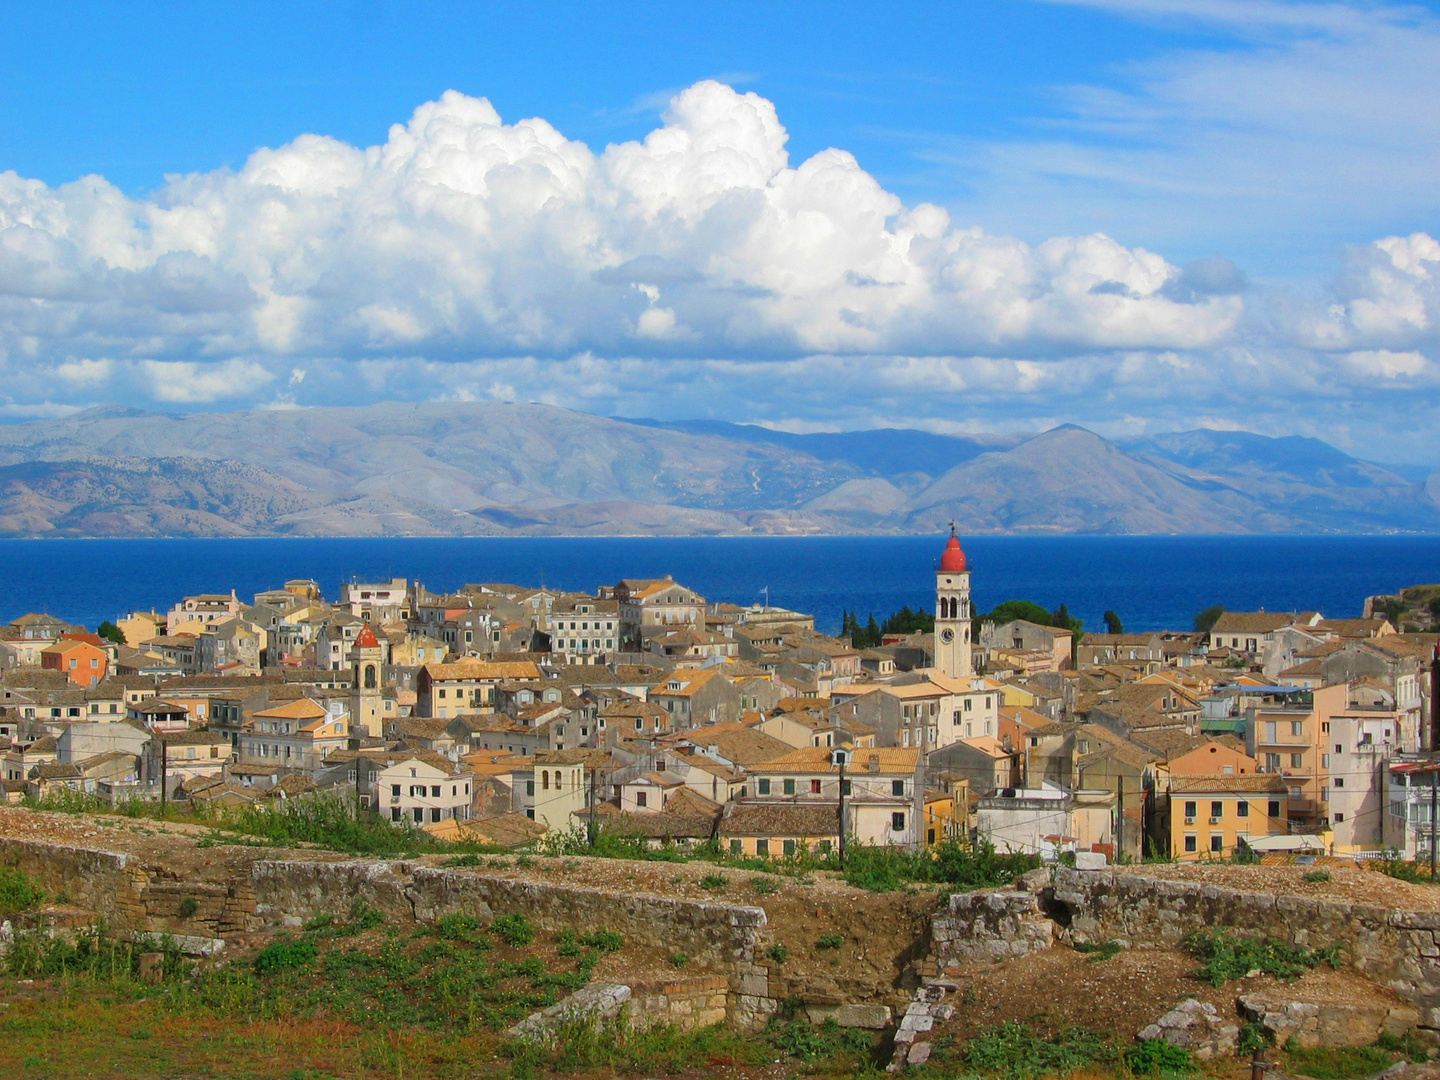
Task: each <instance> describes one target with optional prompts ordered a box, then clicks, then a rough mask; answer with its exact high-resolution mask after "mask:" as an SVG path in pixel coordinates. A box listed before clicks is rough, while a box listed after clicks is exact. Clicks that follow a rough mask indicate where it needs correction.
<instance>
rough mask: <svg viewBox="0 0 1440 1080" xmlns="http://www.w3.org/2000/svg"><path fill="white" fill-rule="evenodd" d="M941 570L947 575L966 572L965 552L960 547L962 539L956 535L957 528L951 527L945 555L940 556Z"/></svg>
mask: <svg viewBox="0 0 1440 1080" xmlns="http://www.w3.org/2000/svg"><path fill="white" fill-rule="evenodd" d="M940 569H941V570H942V571H944V572H945V573H947V574H963V573H965V572H966V569H967V567H966V563H965V552H964V551H963V550H962V549H961V547H960V538H959V537H958V536H956V535H955V526H953V525H952V526H950V539H949V541H948V542H947V543H946V544H945V554H943V555H941V556H940Z"/></svg>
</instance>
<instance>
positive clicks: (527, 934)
mask: <svg viewBox="0 0 1440 1080" xmlns="http://www.w3.org/2000/svg"><path fill="white" fill-rule="evenodd" d="M490 932H491V933H492V934H494V935H495V936H496V937H498V938H500V939H501V940H503V941H504V942H505V943H506V944H507V945H512V946H514V947H515V948H517V949H518V948H521V947H522V946H525V945H529V944H530V943H531V942H532V941H534V940H535V928H534V927H533V926H531V925H530V920H529V919H527V918H525V916H524V915H519V914H515V913H513V912H512V913H510V914H508V915H500V916H497V917H496V919H495V921H494V922H492V923H491V924H490Z"/></svg>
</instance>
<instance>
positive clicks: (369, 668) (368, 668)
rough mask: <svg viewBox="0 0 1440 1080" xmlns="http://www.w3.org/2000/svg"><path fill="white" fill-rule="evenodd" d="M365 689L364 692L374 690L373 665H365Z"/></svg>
mask: <svg viewBox="0 0 1440 1080" xmlns="http://www.w3.org/2000/svg"><path fill="white" fill-rule="evenodd" d="M365 689H366V690H374V689H375V665H374V664H366V665H365Z"/></svg>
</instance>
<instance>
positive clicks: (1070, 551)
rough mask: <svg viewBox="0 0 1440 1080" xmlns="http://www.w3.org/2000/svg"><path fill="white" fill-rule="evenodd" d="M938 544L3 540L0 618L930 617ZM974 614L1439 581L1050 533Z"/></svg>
mask: <svg viewBox="0 0 1440 1080" xmlns="http://www.w3.org/2000/svg"><path fill="white" fill-rule="evenodd" d="M944 542H945V538H944V537H943V536H899V537H896V536H885V537H870V536H865V537H703V538H681V539H676V538H618V539H617V538H549V537H546V538H523V539H511V538H505V539H428V538H426V539H417V538H402V539H338V540H336V539H274V540H270V539H265V540H4V541H0V582H3V587H0V622H9V621H10V620H11V619H14V618H16V617H17V616H19V615H22V614H24V613H25V612H27V611H46V612H49V613H50V614H52V615H56V616H59V617H60V618H63V619H66V620H69V621H71V622H75V623H82V624H84V625H87V626H91V627H93V626H95V625H96V624H98V623H99V622H101V621H102V620H105V619H114V618H116V617H117V616H118V615H120V614H122V613H124V612H126V611H130V610H134V609H148V608H151V607H154V608H157V609H160V610H164V609H165V608H167V607H169V606H170V605H171V604H173V603H174V602H175V601H176V600H177V599H179V598H180V597H182V596H185V595H187V594H193V593H199V592H229V591H230V589H231V588H234V589H235V590H236V591H237V592H238V593H239V594H240V596H241V598H242V599H245V600H249V599H250V598H251V597H252V596H253V594H254V593H256V592H258V591H261V590H263V589H270V588H276V587H278V586H279V585H281V584H282V583H283V582H284V581H286V580H287V579H289V578H314V579H315V580H316V581H318V582H320V584H321V586H322V587H323V589H324V591H325V595H326V596H327V597H330V598H332V599H333V598H334V596H335V595H336V593H337V592H338V587H339V585H340V583H341V582H342V581H346V580H349V579H351V578H358V579H361V580H375V579H385V578H389V577H392V576H395V577H401V576H403V577H409V578H412V579H413V578H418V579H419V580H420V581H422V582H424V584H425V585H426V586H427V587H428V588H430V589H432V590H434V591H437V592H439V591H448V590H452V589H455V588H457V587H459V586H460V585H463V584H465V583H467V582H480V581H510V582H516V583H520V584H525V585H539V584H542V583H543V584H546V585H549V586H551V587H556V588H562V589H577V590H578V589H584V590H593V589H594V588H595V587H596V586H598V585H603V584H613V583H614V582H616V581H618V580H619V579H620V578H622V577H660V576H663V575H665V574H673V575H674V576H675V577H676V578H677V579H678V580H680V581H683V582H685V583H686V584H688V585H691V586H693V587H694V588H695V589H697V590H699V591H700V593H701V594H702V595H704V596H705V597H707V598H708V599H714V600H728V601H731V602H733V603H737V604H750V603H754V602H756V601H760V600H762V599H763V598H764V596H765V595H766V590H768V596H769V600H770V603H772V604H774V605H777V606H781V607H788V608H793V609H795V610H797V611H804V612H812V613H814V614H815V615H816V617H817V621H818V624H819V626H820V628H821V629H824V630H829V631H832V632H833V631H835V630H837V629H838V628H839V626H840V613H841V609H843V608H849V609H851V610H854V611H858V612H859V613H860V618H861V620H862V621H863V620H864V619H865V617H866V616H867V615H868V614H870V613H871V612H874V614H875V616H876V617H877V619H883V618H884V617H885V616H886V615H887V614H889V613H890V612H892V611H896V610H898V609H899V608H900V607H901V606H903V605H909V606H910V607H912V608H917V607H922V606H923V607H926V608H929V607H931V606H933V596H934V592H933V590H934V577H933V576H932V575H933V568H934V566H935V561H936V560H937V559H938V558H939V556H940V551H941V549H942V548H943V546H944ZM965 550H966V553H967V554H968V555H969V558H970V567H971V573H972V588H973V590H974V597H975V603H976V606H977V608H978V609H979V610H982V611H984V610H988V609H989V608H991V607H993V606H994V605H996V604H998V603H1000V602H1001V601H1003V600H1011V599H1023V600H1032V601H1034V602H1035V603H1038V604H1043V605H1044V606H1045V607H1046V608H1047V609H1051V610H1053V609H1054V608H1055V607H1057V606H1058V605H1060V604H1061V603H1064V604H1066V605H1067V606H1068V607H1069V609H1070V613H1071V614H1072V615H1074V616H1076V617H1078V618H1080V619H1083V620H1084V622H1085V625H1086V626H1087V627H1090V628H1092V629H1098V628H1100V627H1101V626H1102V618H1101V617H1102V615H1103V614H1104V612H1105V611H1107V610H1111V609H1113V610H1114V611H1115V612H1116V613H1118V614H1119V615H1120V618H1121V619H1122V621H1123V622H1124V624H1125V629H1126V630H1155V629H1165V628H1173V629H1187V630H1188V629H1189V628H1190V627H1191V624H1192V618H1193V616H1194V614H1195V613H1196V612H1197V611H1199V610H1201V609H1203V608H1206V607H1209V606H1210V605H1212V604H1223V605H1225V607H1227V608H1229V609H1230V610H1232V611H1253V610H1256V609H1259V608H1264V609H1266V610H1270V611H1281V610H1284V611H1293V610H1318V611H1321V612H1323V613H1324V614H1326V615H1328V616H1331V617H1336V618H1343V617H1354V616H1358V615H1359V614H1360V609H1361V605H1362V604H1363V603H1364V601H1365V597H1366V596H1368V595H1371V594H1374V593H1384V592H1393V591H1395V590H1397V589H1400V588H1402V587H1404V586H1406V585H1414V584H1419V583H1428V582H1436V581H1440V537H1437V536H1320V537H1313V536H1244V537H1236V536H1224V537H1212V536H1204V537H1200V536H1180V537H1176V536H1125V537H1109V536H1105V537H1101V536H1062V537H1011V536H980V537H971V538H965Z"/></svg>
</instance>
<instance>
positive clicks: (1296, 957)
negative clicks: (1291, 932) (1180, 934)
mask: <svg viewBox="0 0 1440 1080" xmlns="http://www.w3.org/2000/svg"><path fill="white" fill-rule="evenodd" d="M1185 947H1186V948H1187V949H1189V950H1190V951H1191V952H1192V953H1193V954H1194V955H1195V956H1197V957H1198V958H1199V959H1200V961H1201V964H1200V967H1199V968H1198V969H1196V971H1195V976H1196V977H1197V978H1200V979H1203V980H1204V981H1205V982H1208V983H1209V984H1210V985H1211V986H1224V985H1225V984H1226V983H1228V982H1233V981H1234V980H1236V979H1243V978H1244V977H1245V976H1246V975H1248V974H1249V973H1250V972H1252V971H1261V972H1264V973H1265V974H1267V975H1273V976H1275V978H1277V979H1284V980H1285V981H1287V982H1294V981H1295V980H1296V979H1298V978H1300V976H1301V975H1304V974H1305V972H1307V971H1309V970H1310V969H1311V968H1314V967H1316V966H1317V965H1319V964H1322V963H1328V964H1329V965H1330V966H1331V967H1332V968H1338V967H1339V966H1340V946H1339V945H1326V946H1324V947H1323V948H1319V949H1306V948H1302V947H1301V946H1299V945H1291V944H1289V943H1288V942H1284V941H1277V940H1275V939H1274V938H1268V937H1242V936H1240V935H1238V934H1233V933H1231V932H1230V931H1228V930H1197V931H1195V932H1194V933H1192V934H1190V935H1188V936H1187V937H1186V938H1185Z"/></svg>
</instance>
